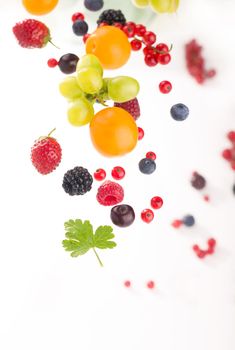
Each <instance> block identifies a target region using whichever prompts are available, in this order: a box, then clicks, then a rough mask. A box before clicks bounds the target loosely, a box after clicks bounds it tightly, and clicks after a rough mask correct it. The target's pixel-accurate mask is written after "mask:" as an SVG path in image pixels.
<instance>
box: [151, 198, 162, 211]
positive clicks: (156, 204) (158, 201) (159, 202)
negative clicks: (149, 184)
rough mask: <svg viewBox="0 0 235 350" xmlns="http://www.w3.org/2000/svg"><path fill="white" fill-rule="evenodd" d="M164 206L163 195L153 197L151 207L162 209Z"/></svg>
mask: <svg viewBox="0 0 235 350" xmlns="http://www.w3.org/2000/svg"><path fill="white" fill-rule="evenodd" d="M162 206H163V199H162V198H161V197H158V196H156V197H153V198H152V199H151V207H152V208H153V209H160V208H161V207H162Z"/></svg>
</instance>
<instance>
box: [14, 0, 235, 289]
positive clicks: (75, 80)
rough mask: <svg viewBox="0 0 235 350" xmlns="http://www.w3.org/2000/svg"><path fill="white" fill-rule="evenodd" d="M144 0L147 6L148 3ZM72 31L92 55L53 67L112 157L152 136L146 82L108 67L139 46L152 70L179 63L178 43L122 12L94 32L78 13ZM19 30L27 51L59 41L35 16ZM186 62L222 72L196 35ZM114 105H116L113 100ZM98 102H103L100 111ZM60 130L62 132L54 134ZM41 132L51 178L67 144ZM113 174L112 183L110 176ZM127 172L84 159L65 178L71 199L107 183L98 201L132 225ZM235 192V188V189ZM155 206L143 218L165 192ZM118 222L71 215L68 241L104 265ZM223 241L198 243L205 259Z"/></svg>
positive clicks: (95, 2) (197, 74)
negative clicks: (145, 113)
mask: <svg viewBox="0 0 235 350" xmlns="http://www.w3.org/2000/svg"><path fill="white" fill-rule="evenodd" d="M57 2H58V0H57V1H51V2H50V4H49V3H48V7H40V6H39V5H35V7H33V6H32V7H30V6H31V5H30V3H29V6H28V5H25V7H26V9H27V11H28V12H29V13H31V14H34V15H39V14H46V13H48V12H50V11H52V10H53V9H54V8H55V7H56V5H57ZM134 3H135V5H136V6H141V7H144V6H148V5H149V4H150V5H151V6H152V7H153V9H154V10H156V11H159V12H174V11H175V10H176V8H177V7H178V2H177V1H174V2H172V3H171V1H169V4H168V7H167V8H162V7H161V6H160V7H159V3H156V2H154V1H146V2H145V4H144V5H143V1H141V4H140V2H139V1H138V0H136V1H134ZM103 5H104V1H103V0H92V1H91V0H85V1H84V6H85V8H86V9H88V10H89V11H94V12H95V11H100V10H101V9H102V8H103ZM142 5H143V6H142ZM72 32H73V33H74V34H75V35H76V36H78V37H81V38H82V39H83V42H84V46H85V50H86V54H85V55H83V56H80V57H78V56H77V55H76V54H74V53H66V54H64V55H62V56H61V57H60V58H59V59H58V60H57V59H55V58H49V59H48V61H47V64H48V67H50V68H55V67H58V68H59V69H60V71H61V72H62V73H63V74H65V75H67V76H66V77H65V78H64V79H63V81H62V82H61V83H60V84H59V91H60V93H61V95H62V96H63V97H64V98H65V99H66V100H67V102H68V111H67V119H68V122H69V123H70V124H71V125H72V126H74V127H82V126H84V125H89V127H90V139H91V142H92V144H93V146H94V148H95V149H96V151H97V152H98V153H100V154H102V155H103V156H105V157H116V156H124V155H126V154H128V153H130V152H131V151H133V150H134V149H135V147H136V146H137V143H138V141H140V140H142V139H143V137H144V134H145V133H144V130H143V129H142V127H140V126H137V124H136V122H137V121H138V120H139V118H140V116H141V108H140V103H139V100H138V98H137V95H138V93H139V88H140V86H139V82H138V81H137V80H136V79H135V78H134V77H129V76H113V77H109V78H105V77H104V71H105V69H112V70H114V69H116V68H120V67H122V66H123V65H124V64H125V63H126V62H127V61H128V60H129V58H130V55H131V51H137V52H138V51H142V53H143V55H144V62H145V64H146V65H147V66H149V67H155V66H156V65H158V64H159V65H167V64H169V63H170V61H171V50H172V45H170V46H169V45H167V44H165V43H158V42H157V36H156V34H155V33H154V32H152V31H149V30H148V29H147V28H146V27H145V26H144V25H143V24H136V23H134V22H131V21H127V20H126V18H125V16H124V14H123V13H122V11H121V10H113V9H109V10H104V11H103V12H102V13H100V15H99V16H98V19H97V29H96V30H95V31H94V33H88V32H89V24H88V22H87V21H86V19H85V16H84V15H83V13H81V12H76V13H74V14H73V15H72ZM13 33H14V35H15V37H16V39H17V40H18V43H19V45H20V46H21V47H23V48H43V47H45V46H46V45H47V44H48V42H50V43H51V34H50V30H49V29H48V27H47V26H46V25H45V24H44V23H42V22H40V21H38V20H35V19H27V20H24V21H22V22H19V23H17V24H16V25H15V26H14V27H13ZM185 50H186V62H187V68H188V71H189V73H190V74H191V75H192V76H193V77H194V78H195V79H196V80H197V82H198V83H203V82H204V81H205V79H206V78H211V77H213V76H214V75H215V71H214V70H209V71H206V70H205V67H204V66H205V65H204V59H203V58H202V56H201V50H202V48H201V47H200V46H199V45H198V44H197V42H196V41H195V40H193V41H191V42H190V43H188V44H187V45H186V49H185ZM158 87H159V91H160V92H161V93H162V94H168V93H169V92H170V91H171V90H172V84H171V82H170V81H167V80H164V81H161V82H159V85H158ZM110 102H111V106H109V105H108V104H107V103H110ZM96 104H99V105H101V106H103V107H104V108H103V109H101V110H100V111H99V112H97V113H96V111H95V107H96ZM169 114H170V116H171V117H172V118H173V119H174V120H175V121H184V120H186V119H187V118H188V116H189V108H188V107H187V106H186V105H185V104H183V103H176V104H174V105H173V106H172V107H171V108H170V111H169ZM52 132H54V130H53V131H52ZM52 132H51V133H49V134H48V136H43V137H40V138H39V139H38V140H37V141H35V143H34V145H33V147H32V149H31V161H32V164H33V165H34V167H35V168H36V169H37V171H38V172H39V173H40V174H43V175H46V174H49V173H51V172H53V171H54V170H55V169H56V168H57V167H58V166H59V164H60V162H61V158H62V149H61V146H60V144H59V143H58V141H57V140H56V139H55V138H54V137H52V136H51V134H52ZM228 139H229V140H230V141H231V143H232V146H231V148H230V149H226V150H224V152H223V157H224V158H225V159H226V160H227V161H229V162H230V164H231V167H232V169H233V170H235V132H234V131H231V132H230V133H229V134H228ZM156 160H157V155H156V153H154V152H153V151H152V150H150V151H148V152H146V154H145V156H144V157H143V158H142V159H141V160H139V162H138V169H139V172H140V173H141V174H142V175H152V174H153V173H154V172H155V171H156V168H157V166H156ZM107 175H110V177H111V178H112V181H111V180H107V179H106V177H107ZM125 177H126V169H124V168H123V167H122V166H121V165H116V166H115V167H113V168H112V169H108V170H107V169H103V168H99V169H96V170H95V171H94V172H93V174H91V173H90V171H89V170H88V169H86V168H84V167H83V166H81V165H80V164H78V166H76V167H74V168H73V169H70V170H68V171H67V172H66V173H65V174H64V177H63V180H62V188H63V189H64V191H65V192H66V193H67V194H68V195H70V196H81V195H84V194H86V193H87V192H89V191H91V190H92V185H93V180H96V181H97V182H101V184H100V185H99V187H98V190H97V194H96V200H97V203H98V204H100V205H102V206H105V207H111V210H110V220H111V221H112V223H113V224H114V225H116V226H118V227H121V228H125V227H129V226H130V225H132V224H133V223H134V221H135V220H136V213H135V210H134V208H133V207H132V206H130V205H129V204H123V201H124V197H125V191H124V187H123V186H122V184H121V183H122V180H123V179H124V178H125ZM191 185H192V186H193V187H194V188H195V189H197V190H202V189H203V188H205V186H206V180H205V179H204V177H203V176H202V175H200V174H198V173H197V172H194V173H193V174H192V179H191ZM233 191H235V185H234V188H233ZM204 200H205V201H209V196H208V195H204ZM148 202H149V203H148V205H149V207H151V208H148V207H147V208H145V209H143V210H142V211H141V213H139V218H140V219H141V220H142V221H143V222H144V223H147V224H149V223H151V222H154V216H155V214H154V211H156V210H159V209H161V208H162V206H163V199H162V198H161V197H160V196H153V197H152V198H151V199H149V200H148ZM182 225H184V226H185V227H192V226H194V225H195V218H194V217H193V216H192V215H186V216H184V217H183V218H182V219H176V220H174V221H173V222H172V226H173V227H174V228H177V229H178V228H180V227H181V226H182ZM112 230H113V229H112V227H111V226H100V227H98V228H97V230H96V231H95V232H94V233H93V228H92V225H91V224H90V222H89V221H88V220H86V221H84V222H83V221H81V220H80V219H77V220H69V221H68V222H66V223H65V235H66V240H64V241H63V246H64V248H65V250H66V251H69V252H70V253H71V256H72V257H77V256H80V255H82V254H84V253H86V252H87V251H88V250H89V249H93V251H94V252H95V255H96V257H97V259H98V260H99V263H100V265H102V262H101V260H100V258H99V256H98V254H97V252H96V250H95V249H96V248H98V249H106V248H114V247H115V246H116V243H115V242H113V241H112V239H113V238H114V234H113V231H112ZM215 245H216V241H215V239H213V238H211V239H209V240H208V249H207V250H202V249H200V248H199V246H198V245H194V246H193V250H194V252H195V253H196V255H197V256H198V257H199V258H204V257H205V256H206V255H207V254H213V253H214V249H215ZM124 285H125V286H126V287H128V288H129V287H130V286H131V282H130V281H129V280H127V281H125V283H124ZM154 287H155V284H154V282H153V281H149V282H148V283H147V288H149V289H153V288H154Z"/></svg>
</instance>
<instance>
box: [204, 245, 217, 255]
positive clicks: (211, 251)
mask: <svg viewBox="0 0 235 350" xmlns="http://www.w3.org/2000/svg"><path fill="white" fill-rule="evenodd" d="M214 252H215V249H214V248H213V247H209V248H208V249H207V251H206V253H207V254H210V255H211V254H214Z"/></svg>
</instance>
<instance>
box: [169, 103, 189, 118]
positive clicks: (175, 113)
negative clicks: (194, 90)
mask: <svg viewBox="0 0 235 350" xmlns="http://www.w3.org/2000/svg"><path fill="white" fill-rule="evenodd" d="M170 112H171V116H172V118H173V119H175V120H177V121H183V120H185V119H186V118H187V117H188V115H189V109H188V107H187V106H185V105H184V104H183V103H177V104H176V105H174V106H172V107H171V111H170Z"/></svg>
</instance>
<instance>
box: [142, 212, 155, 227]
mask: <svg viewBox="0 0 235 350" xmlns="http://www.w3.org/2000/svg"><path fill="white" fill-rule="evenodd" d="M141 219H142V220H143V221H144V222H146V223H147V224H149V223H150V222H151V221H152V220H153V219H154V212H153V211H152V210H151V209H144V210H142V212H141Z"/></svg>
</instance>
